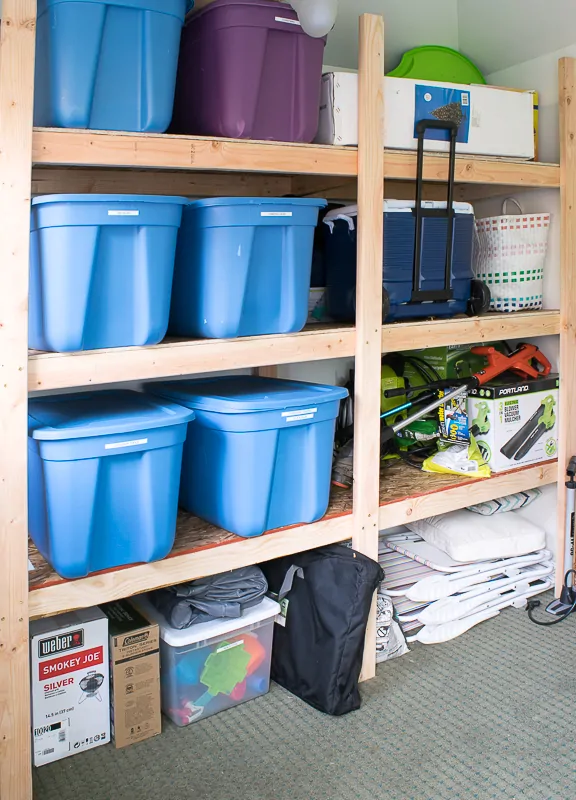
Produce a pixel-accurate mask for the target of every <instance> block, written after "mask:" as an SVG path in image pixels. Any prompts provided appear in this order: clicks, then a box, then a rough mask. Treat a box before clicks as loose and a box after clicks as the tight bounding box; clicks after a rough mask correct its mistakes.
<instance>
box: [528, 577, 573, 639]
mask: <svg viewBox="0 0 576 800" xmlns="http://www.w3.org/2000/svg"><path fill="white" fill-rule="evenodd" d="M571 575H573V576H576V570H573V569H569V570H568V572H567V573H566V575H565V576H564V586H566V587H568V580H569V578H570V576H571ZM540 605H541V603H540V600H530V601H529V602H528V603H527V604H526V611H527V612H528V617H529V619H530V621H531V622H533V623H534V625H540V626H541V627H542V628H549V627H550V625H558V623H560V622H564V620H565V619H567V618H568V617H569V616H570V614H571V613H572V612H573V611H574V609H576V599H575V600H574V602H573V603H572V605H571V606H570V608H569V609H568V611H566V612H565V613H564V614H562V616H561V617H557V618H556V619H553V620H551V621H550V622H542V620H539V619H536V618H535V617H534V615H533V614H532V612H533V611H534V609H535V608H539V607H540Z"/></svg>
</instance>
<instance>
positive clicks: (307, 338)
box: [28, 325, 356, 392]
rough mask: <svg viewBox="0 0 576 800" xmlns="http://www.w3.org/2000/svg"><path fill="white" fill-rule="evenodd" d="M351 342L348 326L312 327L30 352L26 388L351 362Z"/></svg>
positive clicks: (352, 333)
mask: <svg viewBox="0 0 576 800" xmlns="http://www.w3.org/2000/svg"><path fill="white" fill-rule="evenodd" d="M355 341H356V333H355V330H354V328H353V327H352V326H348V327H338V328H330V327H325V326H321V325H318V326H316V325H311V326H310V327H308V328H307V329H306V330H304V331H302V333H294V334H285V335H280V336H250V337H244V338H241V339H198V340H194V341H181V340H179V341H173V342H168V343H165V344H159V345H156V346H154V347H118V348H111V349H107V350H87V351H83V352H79V353H37V352H31V354H30V357H29V380H28V386H29V390H30V392H35V391H44V390H52V389H65V388H72V387H74V386H90V385H93V386H97V385H102V384H106V383H116V382H120V381H139V380H142V381H144V380H151V379H154V378H162V377H178V376H181V375H191V374H193V373H200V372H218V371H225V370H232V369H239V368H250V367H264V366H268V365H270V364H289V363H296V362H303V361H320V360H323V359H328V358H341V357H352V356H354V348H355Z"/></svg>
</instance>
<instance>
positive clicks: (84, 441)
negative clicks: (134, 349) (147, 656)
mask: <svg viewBox="0 0 576 800" xmlns="http://www.w3.org/2000/svg"><path fill="white" fill-rule="evenodd" d="M193 418H194V414H193V412H191V411H190V410H189V409H186V408H182V407H181V406H178V405H175V404H174V403H170V402H166V401H161V400H159V399H155V398H153V397H151V396H150V395H144V394H140V393H138V392H128V391H114V392H100V393H92V394H70V395H63V396H59V397H49V398H43V399H41V400H31V401H30V404H29V411H28V513H29V530H30V535H31V537H32V539H33V540H34V543H35V545H36V547H37V548H38V550H39V551H40V552H41V553H42V555H43V556H44V558H45V559H46V560H47V561H49V562H50V564H52V566H53V567H54V569H55V570H56V571H57V572H58V573H59V574H60V575H61V576H62V577H63V578H81V577H83V576H84V575H87V574H88V573H89V572H96V571H98V570H102V569H111V568H112V567H119V566H123V565H124V564H133V563H137V562H147V561H156V560H157V559H160V558H164V557H165V556H167V555H168V553H169V552H170V550H171V549H172V545H173V544H174V534H175V531H176V514H177V510H178V486H179V483H180V469H181V464H182V448H183V444H184V440H185V438H186V427H187V423H188V421H189V420H191V419H193Z"/></svg>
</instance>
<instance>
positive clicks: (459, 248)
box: [324, 200, 474, 322]
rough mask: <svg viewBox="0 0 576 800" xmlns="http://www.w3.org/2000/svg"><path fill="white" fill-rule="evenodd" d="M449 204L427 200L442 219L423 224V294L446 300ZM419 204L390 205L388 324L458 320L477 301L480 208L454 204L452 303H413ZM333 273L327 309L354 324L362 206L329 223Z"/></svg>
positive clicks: (329, 217) (388, 202)
mask: <svg viewBox="0 0 576 800" xmlns="http://www.w3.org/2000/svg"><path fill="white" fill-rule="evenodd" d="M446 205H447V204H446V202H445V201H444V202H443V201H424V203H423V208H425V209H426V210H428V211H432V212H433V211H434V210H438V211H442V210H444V215H442V216H440V215H439V216H437V217H436V216H432V215H430V216H425V217H424V218H423V221H422V247H421V265H420V282H419V285H418V286H417V289H418V290H421V291H422V292H423V293H425V292H429V293H430V294H431V295H432V294H433V292H435V291H437V292H438V294H439V295H440V294H441V292H442V290H443V288H444V280H445V267H446V237H447V232H448V220H447V218H446V216H445V209H446ZM414 208H415V202H414V201H410V200H386V201H385V202H384V264H383V288H384V296H385V303H384V306H385V307H384V309H383V320H382V321H383V322H393V321H394V320H399V319H415V318H418V317H452V316H454V315H456V314H465V313H466V312H467V311H468V306H469V301H470V298H471V287H472V279H473V277H474V274H473V269H472V246H473V237H474V209H473V208H472V206H471V205H470V204H469V203H453V208H454V225H453V240H452V241H453V246H452V269H451V286H450V288H451V295H452V296H451V298H450V299H444V300H438V301H436V302H435V301H431V302H414V303H413V302H412V295H413V288H414V254H415V253H414V251H415V235H416V217H415V214H414ZM324 224H325V226H326V228H325V236H326V239H325V244H326V271H327V280H326V286H327V310H328V314H329V316H330V317H332V318H333V319H335V320H339V321H343V322H353V321H354V319H355V315H356V263H357V258H356V247H357V236H358V225H359V224H362V223H361V220H358V206H347V207H346V208H341V209H336V210H334V211H331V212H330V213H329V214H327V215H326V217H325V218H324Z"/></svg>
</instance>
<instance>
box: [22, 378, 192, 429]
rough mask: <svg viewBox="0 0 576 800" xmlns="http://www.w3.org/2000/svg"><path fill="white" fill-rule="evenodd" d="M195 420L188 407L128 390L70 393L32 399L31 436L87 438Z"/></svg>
mask: <svg viewBox="0 0 576 800" xmlns="http://www.w3.org/2000/svg"><path fill="white" fill-rule="evenodd" d="M192 419H194V412H193V411H190V409H188V408H183V407H182V406H179V405H176V404H175V403H171V402H167V401H164V400H160V399H158V398H154V397H152V396H151V395H149V394H142V393H141V392H131V391H128V390H119V391H110V392H94V393H92V394H89V393H84V394H67V395H59V396H58V397H43V398H42V399H39V400H31V401H30V403H29V406H28V435H29V436H32V437H33V438H34V439H41V440H49V441H54V440H61V439H84V438H87V437H89V436H107V435H109V434H115V433H130V432H132V431H143V430H151V429H153V428H166V427H168V426H170V425H179V424H182V423H186V422H190V420H192Z"/></svg>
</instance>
